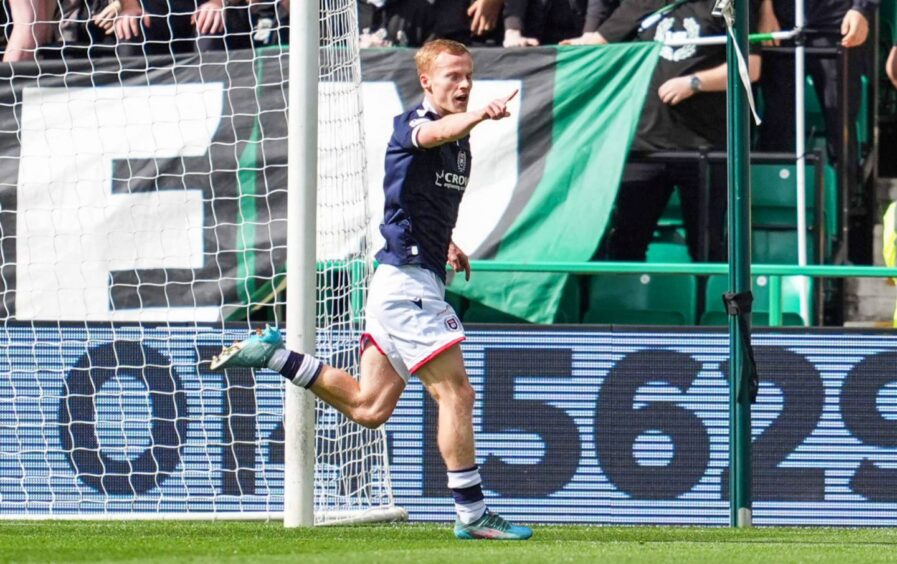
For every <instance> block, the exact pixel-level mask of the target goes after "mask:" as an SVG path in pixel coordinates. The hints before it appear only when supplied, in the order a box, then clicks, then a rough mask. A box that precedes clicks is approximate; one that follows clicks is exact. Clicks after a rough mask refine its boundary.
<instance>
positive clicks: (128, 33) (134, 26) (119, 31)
mask: <svg viewBox="0 0 897 564" xmlns="http://www.w3.org/2000/svg"><path fill="white" fill-rule="evenodd" d="M141 20H143V25H144V26H146V27H149V26H150V17H149V14H146V13H145V12H144V11H143V6H141V5H140V2H139V1H138V0H121V10H120V11H119V12H118V15H117V16H115V18H114V21H113V31H114V32H115V37H117V38H118V40H119V41H129V40H131V39H137V38H138V37H140V21H141Z"/></svg>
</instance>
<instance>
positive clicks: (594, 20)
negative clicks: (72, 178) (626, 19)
mask: <svg viewBox="0 0 897 564" xmlns="http://www.w3.org/2000/svg"><path fill="white" fill-rule="evenodd" d="M588 2H589V3H588V6H587V7H586V18H585V25H584V26H583V30H582V35H580V36H579V37H572V38H570V39H565V40H564V41H561V45H596V44H600V42H599V40H598V33H597V32H598V28H599V27H601V24H603V23H604V22H605V21H607V19H608V18H609V17H610V16H611V14H613V13H614V10H616V9H617V8H619V7H620V0H588Z"/></svg>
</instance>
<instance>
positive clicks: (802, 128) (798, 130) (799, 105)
mask: <svg viewBox="0 0 897 564" xmlns="http://www.w3.org/2000/svg"><path fill="white" fill-rule="evenodd" d="M805 20H806V18H805V17H804V0H794V27H795V28H797V29H798V30H803V28H804V25H805ZM805 62H806V53H805V51H804V44H803V41H800V42H798V45H797V48H796V49H795V50H794V151H795V153H797V161H796V163H795V164H796V167H795V168H796V169H797V171H796V174H795V181H796V183H797V264H798V265H800V266H806V265H807V162H806V156H805V155H806V152H807V145H806V115H805V109H804V99H805V97H806V96H805V88H806V84H807V78H806V71H805ZM816 213H821V210H816ZM798 280H799V283H800V315H801V317H803V319H804V325H809V324H810V290H809V284H808V280H809V279H808V278H807V277H806V276H801V277H800V278H799V279H798Z"/></svg>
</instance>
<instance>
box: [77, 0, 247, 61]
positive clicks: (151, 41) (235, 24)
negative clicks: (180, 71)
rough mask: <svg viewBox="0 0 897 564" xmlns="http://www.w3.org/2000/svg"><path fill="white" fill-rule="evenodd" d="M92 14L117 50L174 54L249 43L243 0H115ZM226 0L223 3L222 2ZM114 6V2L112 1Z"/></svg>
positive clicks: (129, 53) (124, 53) (121, 52)
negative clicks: (116, 44) (95, 15)
mask: <svg viewBox="0 0 897 564" xmlns="http://www.w3.org/2000/svg"><path fill="white" fill-rule="evenodd" d="M116 3H118V6H113V7H111V8H110V9H109V10H108V11H104V12H103V13H101V14H99V15H98V16H97V17H96V18H95V20H94V21H95V22H96V23H97V25H99V26H101V27H102V28H103V29H105V30H106V32H107V33H114V34H115V36H116V38H117V39H118V43H119V45H118V53H119V56H123V57H126V56H139V55H165V54H171V55H177V54H181V53H191V52H193V51H194V50H197V49H198V50H199V51H200V52H202V51H205V50H209V49H223V48H225V47H227V48H228V49H242V48H247V47H249V46H250V45H251V43H252V39H251V32H252V24H251V21H250V19H249V5H248V4H247V3H246V2H243V1H238V2H233V3H231V2H228V1H227V0H204V1H199V2H196V1H195V0H170V1H164V0H143V1H142V2H141V1H140V0H117V2H116ZM225 4H227V6H225ZM110 6H112V5H110Z"/></svg>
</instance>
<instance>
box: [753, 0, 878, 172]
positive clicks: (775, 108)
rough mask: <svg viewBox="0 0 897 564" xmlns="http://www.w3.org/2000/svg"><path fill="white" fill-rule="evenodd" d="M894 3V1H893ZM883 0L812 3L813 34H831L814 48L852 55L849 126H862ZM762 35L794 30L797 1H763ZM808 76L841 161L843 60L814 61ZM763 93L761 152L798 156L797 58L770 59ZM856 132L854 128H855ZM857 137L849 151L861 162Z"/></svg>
mask: <svg viewBox="0 0 897 564" xmlns="http://www.w3.org/2000/svg"><path fill="white" fill-rule="evenodd" d="M889 1H892V0H889ZM878 4H879V0H808V1H807V3H806V13H807V25H806V27H807V29H811V30H818V31H821V32H828V33H827V34H825V35H816V34H813V35H810V36H809V37H808V38H807V41H806V45H807V46H808V47H838V46H839V45H840V46H841V47H845V48H847V49H849V50H850V51H851V52H850V53H849V57H848V63H849V65H848V69H847V71H848V72H847V74H848V76H847V89H848V95H847V101H848V108H847V111H848V119H849V123H850V124H853V123H855V122H856V119H857V115H858V114H859V111H860V101H861V100H860V98H861V94H860V89H861V76H862V74H863V73H864V71H865V69H866V58H867V56H868V53H867V51H866V46H867V41H866V39H867V37H868V36H869V20H870V19H871V18H872V16H873V15H874V13H875V10H876V9H878ZM758 27H759V30H760V31H761V32H769V31H778V30H780V29H786V30H788V29H793V28H794V1H793V0H762V2H761V5H760V17H759V23H758ZM806 68H807V72H808V73H809V74H810V76H812V77H813V85H814V87H815V89H816V93H817V95H818V97H819V100H820V102H821V103H822V107H823V112H824V114H825V128H826V138H827V141H828V153H829V157H830V158H831V159H832V160H834V159H836V157H837V148H838V143H839V135H840V133H839V131H838V128H837V123H838V78H837V77H838V61H837V59H834V58H820V57H814V56H808V57H807V62H806ZM760 90H761V92H762V94H763V100H764V106H765V110H764V116H763V123H762V124H761V125H760V136H759V140H758V145H757V148H758V149H760V150H762V151H784V152H793V151H794V137H795V131H794V112H795V108H794V55H793V54H792V53H781V54H774V53H770V54H765V55H764V57H763V79H762V80H761V81H760ZM850 129H851V130H852V131H853V130H854V128H853V127H851V128H850ZM856 144H857V140H856V134H855V133H854V134H852V135H851V139H850V143H849V144H848V151H849V154H850V157H849V158H850V160H851V161H852V162H857V158H856Z"/></svg>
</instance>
